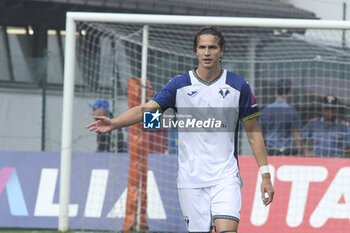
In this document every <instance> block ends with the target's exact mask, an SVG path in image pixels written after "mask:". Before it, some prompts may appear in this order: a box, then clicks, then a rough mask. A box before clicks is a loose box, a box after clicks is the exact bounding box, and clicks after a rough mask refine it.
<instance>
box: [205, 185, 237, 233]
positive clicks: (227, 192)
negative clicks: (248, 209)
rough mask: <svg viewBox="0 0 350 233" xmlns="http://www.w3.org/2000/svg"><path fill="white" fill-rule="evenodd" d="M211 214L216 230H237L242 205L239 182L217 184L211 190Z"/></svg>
mask: <svg viewBox="0 0 350 233" xmlns="http://www.w3.org/2000/svg"><path fill="white" fill-rule="evenodd" d="M212 195H213V196H212V207H211V208H212V215H213V219H214V222H215V226H216V228H217V232H221V231H229V230H237V228H238V223H239V219H240V211H241V206H242V197H241V190H240V183H239V182H233V183H231V184H219V185H217V186H216V187H215V189H214V190H212Z"/></svg>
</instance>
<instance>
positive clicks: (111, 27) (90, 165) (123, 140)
mask: <svg viewBox="0 0 350 233" xmlns="http://www.w3.org/2000/svg"><path fill="white" fill-rule="evenodd" d="M113 21H115V20H113ZM176 22H177V21H174V23H173V24H170V23H167V24H162V21H159V22H158V23H157V24H150V23H149V24H148V27H147V33H148V37H147V39H148V43H147V44H146V45H145V44H144V39H145V37H144V33H145V25H144V24H143V23H142V20H141V21H140V22H139V23H125V22H122V23H116V22H112V21H109V20H108V19H107V18H106V20H105V22H101V19H100V18H99V19H98V20H94V18H93V17H92V18H91V19H89V20H81V21H80V20H75V22H74V23H75V25H76V30H75V36H74V39H75V47H73V48H74V50H75V57H74V58H72V59H73V60H72V61H74V64H75V65H74V67H75V72H74V78H75V81H74V90H75V91H74V100H70V101H73V103H74V107H73V110H74V117H73V118H72V121H73V126H72V127H71V128H72V129H73V130H72V131H73V132H72V141H71V143H72V147H71V148H72V152H73V160H72V169H71V174H72V175H71V188H70V190H71V193H70V203H79V208H78V209H77V210H76V212H75V213H72V212H70V215H71V216H73V217H74V218H72V219H71V220H70V221H71V223H70V226H69V227H70V228H73V229H84V230H111V231H120V230H123V229H124V228H125V227H128V226H131V225H132V226H133V227H134V228H135V229H138V230H140V229H141V230H149V231H168V232H183V231H186V228H185V223H184V221H183V217H182V214H181V210H180V206H179V203H178V200H177V189H176V184H175V182H176V171H177V133H176V130H159V131H151V132H147V133H146V132H143V131H142V130H141V132H140V131H138V130H139V129H136V128H134V129H132V128H131V127H128V128H126V129H122V130H119V131H117V132H113V133H112V134H110V135H105V136H104V137H103V138H102V139H101V138H97V137H101V136H98V135H96V134H95V133H92V132H89V131H88V130H87V129H86V128H85V126H86V125H87V124H89V123H91V122H92V121H93V110H94V109H96V108H101V107H102V108H105V109H107V110H108V112H110V114H112V115H113V116H118V115H120V114H121V113H123V112H125V111H126V110H127V109H128V108H129V107H130V106H135V105H138V104H140V101H141V99H142V96H141V89H142V88H143V87H145V86H142V85H141V77H142V76H143V72H146V73H145V74H146V80H147V87H145V89H146V91H145V99H146V100H147V99H150V98H152V96H154V95H155V94H156V93H157V92H159V91H160V89H161V88H162V87H163V86H164V85H165V84H166V83H167V82H168V81H169V80H170V79H171V78H172V77H174V76H176V75H179V74H182V73H184V72H186V71H188V70H191V69H194V68H195V67H196V66H197V59H196V56H195V53H194V52H193V38H194V36H195V33H196V32H197V31H199V29H201V28H202V27H203V26H205V24H210V25H212V24H213V23H210V22H211V21H208V22H207V23H205V22H204V23H203V25H199V24H198V23H196V24H197V25H188V24H189V23H186V24H187V25H180V24H181V23H179V24H177V23H176ZM179 22H183V21H179ZM281 24H282V23H281ZM317 27H318V26H317ZM218 28H219V29H220V30H221V31H222V32H223V35H224V37H225V39H226V49H225V54H224V56H223V58H222V67H223V68H225V69H227V70H230V71H232V72H234V73H236V74H238V75H240V76H242V77H244V78H246V79H247V80H248V81H249V83H250V85H251V87H252V90H253V92H254V95H255V97H256V100H257V103H258V104H259V108H260V110H262V109H264V108H265V107H266V106H267V105H268V104H270V103H273V102H274V101H275V99H276V91H277V90H278V89H279V88H280V86H279V80H289V81H290V93H289V95H288V96H287V100H288V103H289V105H290V106H291V107H293V108H294V109H295V111H296V112H298V114H299V115H300V125H299V128H300V131H301V132H302V129H303V127H304V126H305V125H306V124H307V123H308V122H310V120H314V119H315V118H318V117H322V114H323V113H322V109H323V107H322V103H323V101H324V98H325V97H327V96H329V95H332V96H335V97H336V98H337V99H338V107H339V108H338V110H337V111H336V113H335V114H336V117H337V118H338V119H339V120H340V121H341V122H343V123H344V124H345V125H346V124H347V122H348V121H349V120H350V119H348V116H349V114H348V113H349V103H350V92H349V90H350V78H349V77H350V55H349V43H350V40H349V38H348V34H347V32H346V30H341V29H340V27H337V28H332V27H329V28H326V27H325V26H324V27H323V28H321V29H316V28H315V27H314V28H302V27H301V26H298V25H297V26H295V27H294V28H293V27H292V26H290V24H289V23H288V26H286V27H283V25H282V26H278V27H277V26H271V27H268V26H266V25H265V26H263V27H259V26H258V24H257V23H256V24H254V25H253V26H243V25H240V24H237V25H235V24H234V23H232V25H231V26H223V25H218ZM344 29H345V28H344ZM71 38H73V37H71ZM66 46H67V41H66ZM144 46H147V50H146V52H147V63H146V66H145V65H143V63H142V62H143V60H142V56H143V48H144ZM66 51H67V50H66ZM66 53H67V52H66ZM67 56H69V55H67V54H66V59H67ZM66 69H67V67H66ZM66 73H67V71H66ZM66 75H67V74H66ZM65 85H66V83H65ZM65 98H66V97H65ZM132 101H136V102H134V103H132ZM106 102H108V103H109V106H107V105H106ZM68 110H69V109H68ZM68 115H69V113H68ZM109 116H111V115H109ZM64 119H65V118H64ZM66 119H68V118H66ZM268 123H271V122H268ZM64 125H65V123H64ZM64 125H63V127H65V126H64ZM140 128H141V127H140ZM240 128H241V129H240V130H241V131H244V130H243V127H240ZM68 131H69V129H68ZM336 133H337V135H338V136H337V137H336V138H335V139H334V140H335V141H334V143H339V144H342V145H344V147H346V145H347V143H349V146H350V142H347V141H346V140H350V138H348V139H347V138H346V137H343V134H342V133H345V131H344V132H342V131H341V130H337V131H336ZM135 134H136V135H138V136H139V137H138V139H132V138H131V137H132V136H133V135H135ZM146 134H147V135H146ZM145 135H146V136H145ZM240 135H241V136H240V138H239V140H238V141H239V151H238V154H239V155H241V156H250V155H252V152H251V150H250V146H249V143H248V142H247V139H246V137H245V134H240ZM300 137H301V141H302V146H301V147H300V148H299V150H298V152H297V153H294V154H293V153H291V154H289V155H290V156H298V157H304V156H311V157H317V156H316V155H315V154H313V153H314V151H315V150H313V147H314V146H315V143H314V144H312V143H310V142H307V143H306V139H305V141H304V138H303V133H301V136H300ZM99 140H100V142H99ZM137 140H141V143H139V142H138V141H137ZM99 143H102V144H103V143H104V144H105V145H102V146H101V145H99ZM318 146H320V147H321V150H328V149H329V148H328V147H330V146H332V145H331V144H327V143H326V141H325V142H324V143H321V144H320V145H318ZM63 148H65V147H64V146H63ZM344 150H345V149H344ZM129 152H130V153H131V152H132V153H135V154H134V155H129ZM67 153H68V155H69V153H70V152H69V151H68V152H67V151H63V152H62V156H65V155H66V154H67ZM341 153H342V154H341V156H337V157H343V156H345V151H344V153H343V151H342V152H341ZM132 156H134V157H133V158H131V157H132ZM324 157H332V156H324ZM62 166H64V165H63V164H62ZM249 166H252V167H256V165H255V164H251V165H249ZM129 167H130V169H134V170H129ZM61 171H62V172H65V171H64V170H61ZM67 171H68V172H70V171H69V169H68V170H67ZM63 178H64V176H63V177H62V174H61V179H63ZM243 178H244V177H243ZM131 179H135V180H134V181H132V180H131ZM247 182H251V183H253V181H250V180H249V179H247ZM79 184H86V185H81V186H80V185H79ZM247 185H248V186H249V183H248V184H247ZM78 186H80V187H78ZM61 187H62V186H61ZM128 187H129V189H128ZM61 192H62V190H61ZM146 194H147V195H146ZM62 195H63V196H64V194H62V193H61V197H62ZM277 195H278V194H277ZM61 204H62V203H61ZM71 205H72V204H71ZM248 205H252V203H248ZM70 208H71V209H70V211H72V209H74V208H72V206H71V207H70ZM128 208H130V209H128ZM73 212H74V211H73ZM61 213H64V212H61ZM278 214H280V215H282V212H281V213H278ZM242 218H246V220H245V221H249V217H247V216H242ZM63 219H64V218H63ZM242 221H243V220H242ZM61 224H63V223H61ZM244 225H245V223H244V221H243V222H242V226H240V229H241V231H242V232H244V229H245V228H244ZM299 225H300V224H299ZM299 225H298V226H299ZM63 226H65V224H63ZM134 228H133V229H134ZM333 229H337V228H336V227H335V228H333ZM294 232H308V231H305V229H302V230H298V228H296V231H294ZM310 232H311V231H310Z"/></svg>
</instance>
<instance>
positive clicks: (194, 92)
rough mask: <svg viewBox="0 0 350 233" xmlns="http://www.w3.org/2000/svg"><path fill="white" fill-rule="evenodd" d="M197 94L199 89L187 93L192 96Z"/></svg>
mask: <svg viewBox="0 0 350 233" xmlns="http://www.w3.org/2000/svg"><path fill="white" fill-rule="evenodd" d="M197 94H198V91H191V92H189V93H187V95H188V96H191V97H193V96H195V95H197Z"/></svg>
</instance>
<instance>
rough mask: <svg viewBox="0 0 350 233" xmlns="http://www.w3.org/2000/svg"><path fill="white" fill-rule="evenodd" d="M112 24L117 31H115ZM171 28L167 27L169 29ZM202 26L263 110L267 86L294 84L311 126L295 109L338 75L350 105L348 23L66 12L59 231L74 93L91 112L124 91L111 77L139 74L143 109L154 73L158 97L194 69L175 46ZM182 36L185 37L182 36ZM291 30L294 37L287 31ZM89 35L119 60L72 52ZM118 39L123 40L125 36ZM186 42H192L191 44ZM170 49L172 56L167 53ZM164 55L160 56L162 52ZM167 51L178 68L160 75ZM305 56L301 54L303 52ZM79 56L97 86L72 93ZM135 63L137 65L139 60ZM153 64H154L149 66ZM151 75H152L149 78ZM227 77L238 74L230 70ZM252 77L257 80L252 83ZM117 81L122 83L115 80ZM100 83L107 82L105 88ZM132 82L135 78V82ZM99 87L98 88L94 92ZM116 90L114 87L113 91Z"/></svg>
mask: <svg viewBox="0 0 350 233" xmlns="http://www.w3.org/2000/svg"><path fill="white" fill-rule="evenodd" d="M82 23H86V24H88V25H87V26H85V25H84V26H82V27H80V28H78V27H77V25H80V24H82ZM114 24H116V25H121V26H116V27H114V26H113V25H114ZM129 25H130V27H132V25H137V26H138V29H135V30H134V31H133V29H130V28H128V27H129ZM168 25H169V26H171V27H170V28H167V26H168ZM206 25H214V26H218V27H223V28H224V31H225V32H227V33H228V36H229V37H230V40H232V41H233V42H235V43H237V44H236V45H235V46H236V47H233V48H231V49H228V58H227V59H226V58H225V56H226V55H224V61H223V65H224V66H225V65H226V66H227V67H228V69H230V70H232V69H231V68H234V69H236V70H237V71H238V73H239V74H240V73H242V76H244V77H246V78H247V80H248V81H249V82H250V83H251V84H252V86H253V87H254V91H255V92H256V93H255V94H256V96H257V99H258V100H260V102H259V103H261V102H262V103H263V105H267V103H268V102H269V101H271V100H272V99H273V98H274V95H273V91H272V89H273V88H272V89H271V90H270V89H268V88H266V85H274V84H275V83H276V80H278V79H279V78H293V77H295V80H293V85H295V88H294V90H293V92H294V93H296V94H297V96H296V97H295V98H293V100H292V104H293V105H294V106H296V108H298V109H300V111H304V116H305V119H306V118H308V119H310V118H311V117H312V116H315V111H316V110H312V112H311V110H305V109H303V108H302V106H300V103H302V102H303V103H308V104H310V105H311V104H313V103H315V101H316V100H317V99H318V98H320V97H321V96H323V95H326V94H327V93H326V91H321V92H317V91H316V90H315V89H314V88H312V84H311V83H312V82H314V80H315V78H318V77H321V78H320V79H322V80H325V81H324V84H323V85H328V82H327V81H326V79H327V78H328V77H331V76H332V75H334V74H335V75H339V77H338V78H337V79H338V80H342V81H341V82H344V85H343V86H342V84H338V86H335V87H334V90H333V94H335V95H338V97H339V98H340V99H342V100H343V103H344V104H345V105H346V104H349V103H350V100H348V97H349V96H348V95H347V94H344V92H346V87H347V86H346V85H348V84H349V80H348V79H347V78H346V76H347V75H349V72H350V69H349V67H350V63H349V60H348V59H349V57H348V55H347V54H346V53H345V52H344V51H345V50H346V49H347V50H348V48H342V47H341V46H339V44H342V43H339V41H338V37H339V36H338V34H339V35H340V34H341V33H338V32H337V31H339V30H349V29H350V21H333V20H309V19H271V18H269V19H268V18H237V17H214V16H180V15H147V14H124V13H87V12H68V13H67V17H66V36H65V63H64V90H63V113H62V137H61V143H62V144H61V168H60V189H59V224H58V230H59V231H62V232H64V231H68V229H69V203H70V190H71V189H70V183H71V178H72V177H71V166H72V165H71V164H72V163H71V161H72V154H73V148H74V143H73V141H74V138H75V137H74V136H72V134H73V128H74V126H73V124H74V123H73V116H74V115H75V114H76V108H75V106H74V103H75V97H76V95H77V93H75V88H77V89H78V90H79V97H82V98H84V97H86V99H87V101H88V102H86V101H85V102H84V104H85V105H86V106H88V104H89V103H91V101H93V100H94V99H93V98H96V97H97V96H99V95H98V93H97V92H100V91H101V90H102V88H103V87H105V86H106V88H105V89H103V91H105V92H103V93H100V94H101V95H102V96H103V95H104V96H109V92H110V90H109V89H108V88H107V86H108V85H110V84H109V83H110V78H115V80H114V81H115V82H116V83H119V84H118V85H119V87H118V88H119V89H120V90H121V91H124V92H125V87H126V85H125V84H124V83H121V82H122V81H120V80H118V78H117V76H118V74H116V73H118V72H120V69H130V70H135V72H134V73H136V74H139V75H138V76H139V78H141V80H142V81H141V87H142V92H141V99H142V100H141V101H142V103H144V102H145V101H146V86H147V85H146V80H147V78H148V76H149V74H150V73H151V72H156V71H157V70H158V71H159V70H161V72H162V73H161V74H159V77H158V76H157V77H154V78H153V79H152V80H151V85H153V88H154V89H155V90H156V91H159V89H160V87H161V86H162V85H163V84H165V83H166V80H168V79H170V78H171V77H165V76H166V75H170V74H171V75H173V76H174V75H176V74H177V73H176V72H179V71H178V70H181V68H186V69H187V67H192V65H195V57H194V56H193V55H186V54H182V52H183V51H182V50H186V49H188V48H190V49H191V47H190V45H188V44H185V45H182V44H181V45H179V47H176V45H174V43H176V42H179V43H182V42H181V41H180V40H181V38H184V40H188V38H193V37H192V36H193V33H194V32H193V28H192V27H193V26H195V27H199V28H200V27H201V26H206ZM158 27H159V28H158ZM182 28H183V30H184V32H181V30H182ZM230 29H232V30H233V32H231V31H230ZM288 29H291V30H290V31H288ZM310 29H314V30H317V31H318V32H320V33H319V34H318V35H322V31H323V30H330V31H332V32H335V34H336V35H335V36H334V37H336V38H334V40H333V39H329V38H327V37H328V36H329V37H332V35H331V34H332V33H329V34H327V33H326V34H324V38H321V39H325V41H320V40H319V39H317V38H316V37H317V36H313V35H311V36H310V38H311V39H310V40H309V39H308V38H306V37H305V31H307V30H310ZM86 30H87V31H89V32H88V34H89V36H90V35H91V37H92V38H91V41H93V42H92V43H101V44H102V43H105V42H104V39H106V41H107V42H106V43H113V45H111V46H110V47H108V48H107V50H106V52H105V53H110V54H111V56H117V57H118V56H119V58H118V59H119V60H117V58H113V59H112V61H109V60H106V62H105V64H103V62H102V60H103V59H104V58H103V57H102V56H101V54H100V53H99V54H98V53H96V52H91V53H89V52H86V50H88V49H90V50H91V51H94V49H95V46H96V45H94V44H86V47H83V48H81V49H80V50H79V51H77V40H78V39H79V37H80V35H81V34H84V33H85V32H84V31H86ZM104 30H105V32H104ZM118 30H119V31H120V32H122V33H121V34H122V35H120V36H119V35H118V36H115V35H114V34H113V33H116V31H117V32H119V31H118ZM151 30H153V33H155V34H157V33H158V34H157V36H154V35H153V34H152V36H153V38H151V39H152V41H149V40H150V38H149V37H151ZM266 30H268V31H269V32H268V37H269V38H267V37H266V38H263V36H265V35H264V33H265V34H266ZM83 32H84V33H83ZM123 32H125V35H124V34H123ZM127 33H128V34H127ZM177 34H179V36H178V37H175V36H177ZM224 35H225V33H224ZM167 36H168V37H167ZM95 37H96V38H95ZM124 37H125V38H126V39H125V43H129V42H130V41H132V42H133V43H135V45H128V46H129V47H130V48H131V49H134V50H132V51H131V50H127V49H129V47H128V48H126V47H127V46H125V45H123V46H120V44H118V43H119V41H120V40H121V38H124ZM340 37H341V36H340ZM110 38H112V39H110ZM271 38H272V39H271ZM268 39H271V43H265V42H266V41H267V40H268ZM114 40H115V41H114ZM245 40H248V43H246V41H245ZM95 41H98V42H95ZM155 41H157V43H158V44H154V42H155ZM187 42H191V40H190V41H187ZM259 42H264V43H265V44H264V46H265V47H262V45H261V44H262V43H260V44H259ZM82 43H85V42H82ZM130 43H131V42H130ZM238 43H242V46H241V47H238V46H240V45H239V44H238ZM118 46H120V47H118ZM157 46H158V47H157ZM167 46H168V47H169V48H167ZM172 46H174V47H172ZM181 46H183V47H181ZM259 46H260V47H259ZM274 46H275V47H274ZM283 46H296V47H297V48H298V49H297V50H298V51H299V53H298V54H297V52H295V53H293V54H292V52H293V50H295V51H296V49H294V48H291V47H288V48H289V49H290V50H287V51H286V53H288V52H289V51H290V52H291V54H284V53H283V51H282V50H284V49H286V48H287V47H283ZM298 46H299V47H298ZM135 47H137V48H135ZM139 47H141V48H142V49H141V51H139V50H140V49H139ZM156 47H157V48H156ZM164 47H165V50H164V51H160V50H159V49H162V48H164ZM109 48H113V51H108V49H109ZM100 49H101V48H100ZM149 49H153V50H154V51H153V55H152V57H150V56H151V55H150V54H149V53H148V50H149ZM172 49H173V54H175V55H174V56H178V57H176V59H173V60H174V61H175V60H176V61H179V62H178V63H176V64H175V63H171V64H170V65H174V66H177V67H176V68H174V69H173V70H170V71H169V70H168V69H167V68H166V67H162V68H163V69H161V68H159V66H160V64H163V65H164V64H168V63H167V62H166V61H164V60H166V58H167V57H172V56H173V54H171V53H170V52H169V51H168V50H172ZM101 50H102V49H101ZM257 50H259V55H258V54H257ZM303 50H304V52H305V54H302V52H300V51H303ZM306 50H307V51H306ZM318 50H319V51H318ZM78 52H79V53H84V54H83V55H80V56H82V57H81V58H79V59H80V60H84V59H86V60H88V61H87V64H85V66H86V67H83V68H80V69H81V70H82V69H86V71H84V70H83V71H81V70H79V72H87V73H89V76H91V77H92V79H93V78H94V77H95V76H98V77H99V78H97V80H94V81H91V80H86V79H82V80H80V81H79V85H77V86H75V85H76V84H75V83H76V81H77V80H76V77H77V76H79V75H80V74H79V75H77V72H78V71H77V70H76V69H77V60H79V59H77V53H78ZM117 52H119V54H118V55H116V53H117ZM85 53H86V54H85ZM139 53H141V54H139ZM188 53H189V54H190V53H191V51H190V50H188ZM306 53H307V54H306ZM332 53H333V55H334V53H335V54H336V55H334V56H332ZM159 54H161V55H159ZM179 54H180V55H179ZM85 55H86V56H85ZM239 55H244V58H242V59H241V60H240V59H239V58H237V56H239ZM94 56H96V57H99V59H100V61H99V62H98V64H96V63H94V61H93V59H95V57H94ZM123 56H130V57H132V59H135V60H130V61H129V63H128V64H127V65H123V64H119V63H118V62H120V59H121V58H122V57H123ZM162 56H164V57H162ZM258 56H260V57H258ZM273 56H275V57H273ZM134 57H135V58H134ZM139 58H140V60H138V59H139ZM263 58H266V59H263ZM157 59H158V60H157ZM152 62H154V64H153V63H152ZM315 63H317V64H316V68H314V67H311V66H313V65H315ZM257 64H258V65H257ZM108 65H111V66H113V68H111V69H110V70H111V71H110V73H108V72H107V73H105V74H102V72H103V67H105V66H108ZM82 66H83V65H82ZM91 66H93V67H91ZM129 66H130V67H129ZM94 67H95V68H94ZM149 68H151V69H152V70H151V71H150V70H149ZM118 69H119V70H118ZM169 69H170V68H169ZM186 71H187V70H185V69H184V70H183V72H186ZM232 71H233V72H235V70H232ZM96 72H100V74H96ZM257 74H258V76H259V79H256V75H257ZM83 75H84V74H83ZM119 76H121V75H120V74H119ZM119 76H118V77H119ZM162 76H163V77H162ZM296 76H299V77H296ZM102 78H103V79H105V80H102ZM129 78H132V76H130V77H129ZM263 78H265V79H263ZM269 78H271V79H269ZM85 82H92V84H86V83H85ZM98 82H102V83H99V84H96V83H98ZM89 85H90V86H89ZM94 85H97V86H96V88H94V87H95V86H94ZM115 85H116V86H117V84H115ZM320 85H321V84H320ZM92 86H94V87H92ZM328 87H329V86H328ZM123 88H124V89H123ZM342 88H344V89H342ZM92 90H93V91H96V94H95V95H93V96H92V95H87V93H89V92H91V91H92ZM334 92H335V93H334ZM310 93H312V94H310ZM124 94H125V93H124ZM329 94H331V93H329ZM125 96H127V95H124V96H117V97H115V98H119V97H120V98H125ZM310 96H311V97H310ZM124 100H125V99H124ZM347 101H349V102H347ZM91 119H92V118H91ZM344 120H346V119H344ZM83 123H86V121H84V122H82V124H83ZM81 130H84V129H81ZM81 134H82V133H81ZM90 137H91V136H90ZM79 140H80V139H79ZM89 140H90V139H89ZM159 140H160V141H162V140H163V142H164V138H160V139H159ZM165 140H166V139H165ZM240 141H241V140H240ZM244 141H246V140H242V142H241V144H242V145H243V147H246V146H247V145H246V144H244V143H246V142H244ZM86 142H89V141H88V140H87V141H82V142H80V141H79V143H80V144H83V143H86ZM77 151H84V149H82V150H80V149H77ZM86 151H88V149H86ZM240 152H241V153H243V154H248V153H249V150H247V149H246V148H243V149H242V148H241V150H240ZM139 208H140V207H139Z"/></svg>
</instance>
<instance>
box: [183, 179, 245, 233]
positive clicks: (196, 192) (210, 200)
mask: <svg viewBox="0 0 350 233" xmlns="http://www.w3.org/2000/svg"><path fill="white" fill-rule="evenodd" d="M178 193H179V201H180V206H181V209H182V214H183V216H184V219H185V223H186V226H187V230H188V231H189V232H209V231H210V226H211V225H212V222H213V220H214V219H216V218H225V219H232V220H234V221H237V222H238V221H239V218H240V210H241V206H242V198H241V190H240V182H239V180H237V182H232V183H228V184H227V183H226V184H224V183H222V184H218V185H214V186H210V187H204V188H193V189H191V188H179V189H178Z"/></svg>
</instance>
